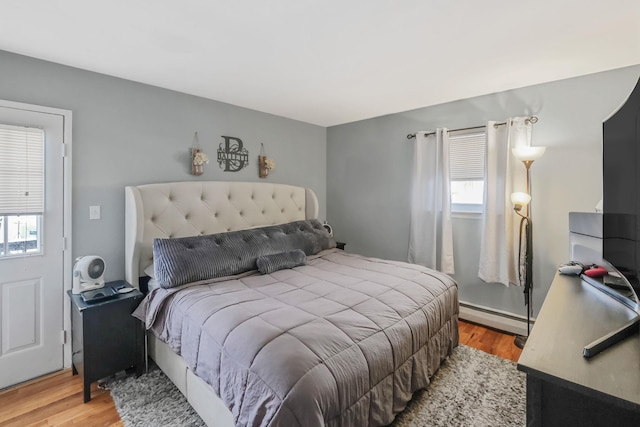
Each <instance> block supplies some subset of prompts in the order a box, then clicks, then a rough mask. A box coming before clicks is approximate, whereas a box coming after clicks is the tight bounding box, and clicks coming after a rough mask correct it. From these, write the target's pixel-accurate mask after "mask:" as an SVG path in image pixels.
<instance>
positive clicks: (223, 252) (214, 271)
mask: <svg viewBox="0 0 640 427" xmlns="http://www.w3.org/2000/svg"><path fill="white" fill-rule="evenodd" d="M335 247H336V242H335V240H333V237H331V236H330V235H329V233H328V232H327V230H325V229H324V227H323V226H322V224H320V221H318V220H317V219H311V220H304V221H294V222H289V223H286V224H280V225H271V226H268V227H260V228H253V229H249V230H239V231H230V232H228V233H219V234H210V235H207V236H191V237H178V238H173V239H154V241H153V260H154V263H155V276H156V279H158V283H159V284H160V286H162V287H163V288H171V287H174V286H180V285H184V284H187V283H193V282H198V281H201V280H208V279H213V278H216V277H225V276H231V275H235V274H240V273H244V272H245V271H249V270H253V269H255V268H256V258H257V257H259V256H264V255H271V254H276V253H283V252H288V251H293V250H295V249H300V250H302V251H303V252H304V253H305V254H306V255H315V254H317V253H318V252H320V251H321V250H324V249H329V248H335Z"/></svg>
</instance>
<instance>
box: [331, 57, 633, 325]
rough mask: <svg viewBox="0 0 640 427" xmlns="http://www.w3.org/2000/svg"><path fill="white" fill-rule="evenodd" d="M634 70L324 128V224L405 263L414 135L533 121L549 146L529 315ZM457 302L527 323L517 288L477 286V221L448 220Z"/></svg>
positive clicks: (596, 179) (587, 201)
mask: <svg viewBox="0 0 640 427" xmlns="http://www.w3.org/2000/svg"><path fill="white" fill-rule="evenodd" d="M639 76H640V66H634V67H628V68H623V69H618V70H613V71H609V72H604V73H598V74H593V75H588V76H583V77H578V78H573V79H567V80H562V81H557V82H551V83H546V84H541V85H536V86H530V87H526V88H522V89H517V90H511V91H507V92H500V93H496V94H491V95H486V96H480V97H476V98H470V99H464V100H460V101H455V102H450V103H446V104H441V105H436V106H432V107H426V108H421V109H418V110H413V111H408V112H404V113H399V114H393V115H388V116H383V117H378V118H374V119H370V120H364V121H359V122H355V123H350V124H345V125H341V126H334V127H330V128H328V130H327V199H328V200H329V205H328V210H327V217H328V220H329V222H330V223H331V225H332V226H333V229H334V234H335V236H336V239H337V240H341V241H344V242H346V243H347V249H348V250H349V251H352V252H356V253H361V254H365V255H371V256H377V257H383V258H390V259H396V260H406V259H407V251H408V242H409V193H410V188H411V165H412V154H413V146H412V143H411V142H408V140H407V139H406V135H407V134H408V133H414V132H416V131H419V130H434V129H436V127H447V128H449V129H456V128H464V127H469V126H477V125H482V124H484V123H486V122H487V121H488V120H498V121H502V120H504V119H506V118H508V117H511V116H523V115H536V116H538V117H539V119H540V121H539V122H538V123H537V124H536V125H534V128H533V142H532V144H533V145H543V146H546V147H547V151H546V154H545V155H544V157H542V158H541V159H540V160H538V161H536V162H535V164H534V165H533V166H532V168H531V175H532V178H531V179H532V196H533V200H532V218H533V222H534V225H535V226H534V287H535V289H534V300H533V307H534V312H535V313H537V311H538V309H539V308H540V305H541V304H542V301H543V300H544V296H545V295H546V292H547V290H548V288H549V285H550V283H551V281H552V279H553V276H554V274H555V271H556V268H557V266H558V265H559V264H560V263H562V262H566V261H567V260H568V257H569V240H568V214H567V213H568V212H569V211H593V210H594V207H595V205H596V203H597V202H598V200H600V199H601V198H602V121H603V120H605V119H606V118H607V117H608V116H609V115H610V114H611V113H612V112H613V111H614V110H616V109H617V108H618V107H619V106H620V105H621V104H622V102H624V101H625V100H626V98H627V96H628V95H629V94H630V93H631V90H632V89H633V87H634V86H635V84H636V82H637V80H638V77H639ZM453 227H454V245H455V249H454V252H455V253H454V256H455V262H456V275H455V277H456V279H457V280H458V282H459V286H460V299H461V300H462V301H466V302H470V303H474V304H479V305H483V306H487V307H491V308H494V309H498V310H503V311H506V312H510V313H515V314H520V315H524V314H525V313H526V310H525V309H524V302H523V296H522V288H519V287H510V288H506V287H504V286H503V285H499V284H492V283H484V282H482V281H481V280H480V279H478V278H477V270H478V260H479V246H480V220H479V218H478V217H477V216H476V217H474V216H472V215H471V216H461V217H457V218H455V219H454V222H453Z"/></svg>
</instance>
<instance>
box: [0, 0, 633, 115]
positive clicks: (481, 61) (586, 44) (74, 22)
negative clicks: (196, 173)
mask: <svg viewBox="0 0 640 427" xmlns="http://www.w3.org/2000/svg"><path fill="white" fill-rule="evenodd" d="M0 50H6V51H10V52H16V53H20V54H24V55H28V56H32V57H36V58H41V59H45V60H48V61H53V62H57V63H60V64H65V65H70V66H73V67H78V68H82V69H86V70H91V71H96V72H99V73H104V74H108V75H112V76H117V77H122V78H125V79H129V80H134V81H137V82H143V83H147V84H151V85H155V86H160V87H163V88H168V89H172V90H176V91H180V92H185V93H189V94H193V95H199V96H202V97H206V98H210V99H215V100H218V101H223V102H227V103H230V104H234V105H238V106H242V107H246V108H251V109H255V110H259V111H264V112H267V113H271V114H276V115H279V116H284V117H289V118H292V119H296V120H301V121H304V122H309V123H314V124H317V125H321V126H331V125H337V124H342V123H348V122H352V121H356V120H360V119H366V118H370V117H376V116H380V115H385V114H391V113H397V112H400V111H406V110H411V109H415V108H420V107H425V106H429V105H435V104H440V103H443V102H447V101H453V100H456V99H463V98H469V97H472V96H477V95H483V94H487V93H493V92H498V91H503V90H508V89H513V88H518V87H523V86H528V85H532V84H536V83H542V82H547V81H552V80H558V79H563V78H568V77H574V76H578V75H584V74H589V73H594V72H598V71H604V70H609V69H614V68H619V67H623V66H627V65H633V64H638V63H640V1H639V0H608V1H601V0H586V1H585V0H537V1H531V2H523V1H516V0H508V1H507V0H483V1H477V0H271V1H267V0H227V1H222V0H179V1H178V0H109V1H99V2H98V1H87V0H0ZM0 78H1V77H0Z"/></svg>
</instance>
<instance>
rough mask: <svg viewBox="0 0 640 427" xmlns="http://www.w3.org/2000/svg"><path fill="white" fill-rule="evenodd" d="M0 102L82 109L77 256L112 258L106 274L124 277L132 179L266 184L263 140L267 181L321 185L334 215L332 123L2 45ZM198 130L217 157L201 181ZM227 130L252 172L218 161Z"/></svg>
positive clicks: (76, 117)
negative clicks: (193, 151)
mask: <svg viewBox="0 0 640 427" xmlns="http://www.w3.org/2000/svg"><path fill="white" fill-rule="evenodd" d="M185 78H188V76H185ZM212 78H215V76H212ZM0 99H4V100H9V101H15V102H24V103H29V104H37V105H42V106H47V107H56V108H62V109H67V110H71V111H72V112H73V195H72V197H73V256H74V257H76V256H80V255H87V254H96V255H100V256H102V257H104V258H105V261H106V263H107V271H106V278H107V280H116V279H122V278H124V243H123V242H124V187H125V186H126V185H136V184H144V183H150V182H168V181H188V180H221V181H263V180H261V179H260V178H258V167H257V156H258V154H259V150H260V143H264V145H265V149H266V154H267V155H268V156H269V157H271V158H273V159H274V160H275V162H276V169H275V170H274V171H273V172H272V173H271V174H270V175H269V177H268V178H267V179H265V180H264V181H266V182H277V183H286V184H292V185H300V186H305V187H310V188H312V189H314V190H315V191H316V193H317V195H318V199H319V201H320V219H324V218H325V206H326V188H325V187H326V129H325V128H323V127H320V126H315V125H310V124H307V123H302V122H298V121H294V120H289V119H285V118H282V117H277V116H273V115H270V114H265V113H261V112H258V111H253V110H248V109H244V108H239V107H235V106H232V105H229V104H224V103H221V102H216V101H211V100H208V99H204V98H198V97H195V96H191V95H185V94H181V93H177V92H173V91H169V90H165V89H160V88H157V87H153V86H148V85H143V84H140V83H135V82H132V81H127V80H122V79H118V78H114V77H109V76H105V75H101V74H97V73H92V72H88V71H83V70H79V69H75V68H71V67H66V66H62V65H58V64H54V63H50V62H45V61H41V60H37V59H33V58H28V57H24V56H20V55H15V54H11V53H8V52H3V51H0ZM194 131H199V136H200V145H201V146H202V148H203V150H204V151H205V152H206V153H207V154H208V155H209V157H210V158H211V159H212V161H211V162H210V163H209V164H208V165H205V172H204V174H203V175H201V176H199V177H195V176H193V175H191V174H190V166H189V164H190V157H189V149H190V147H191V142H192V138H193V132H194ZM221 135H229V136H236V137H239V138H241V139H242V141H243V142H244V144H245V147H246V148H247V149H248V150H249V155H250V165H249V166H248V167H247V168H245V169H243V170H242V171H240V172H236V173H231V172H223V171H222V170H221V169H220V168H219V167H218V165H217V163H216V162H215V160H214V159H215V157H216V150H217V147H218V144H219V143H220V142H222V138H221V137H220V136H221ZM91 205H101V207H102V209H101V210H102V212H101V213H102V219H101V220H93V221H90V220H89V206H91Z"/></svg>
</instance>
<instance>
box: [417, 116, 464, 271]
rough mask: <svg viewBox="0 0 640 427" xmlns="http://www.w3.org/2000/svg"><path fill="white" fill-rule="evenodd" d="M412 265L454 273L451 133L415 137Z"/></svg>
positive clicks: (441, 131) (439, 132)
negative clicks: (450, 186) (450, 169)
mask: <svg viewBox="0 0 640 427" xmlns="http://www.w3.org/2000/svg"><path fill="white" fill-rule="evenodd" d="M409 262H412V263H414V264H420V265H424V266H426V267H429V268H433V269H435V270H439V271H442V272H444V273H448V274H453V273H454V272H455V271H454V263H453V234H452V230H451V191H450V188H449V132H448V131H447V129H444V128H438V129H437V130H436V132H435V134H433V133H432V134H430V135H427V134H426V133H425V132H418V133H417V134H416V141H415V152H414V164H413V185H412V191H411V231H410V235H409Z"/></svg>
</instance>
